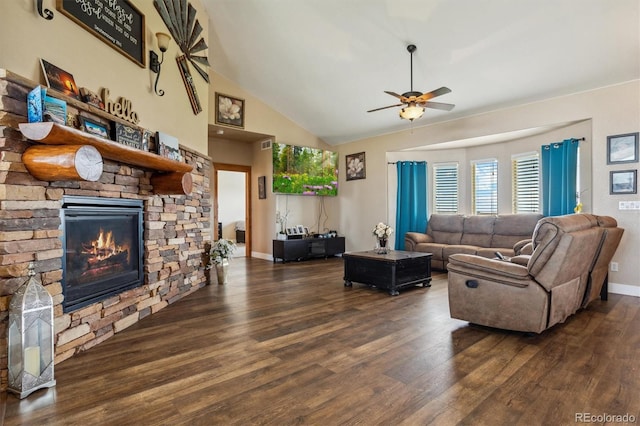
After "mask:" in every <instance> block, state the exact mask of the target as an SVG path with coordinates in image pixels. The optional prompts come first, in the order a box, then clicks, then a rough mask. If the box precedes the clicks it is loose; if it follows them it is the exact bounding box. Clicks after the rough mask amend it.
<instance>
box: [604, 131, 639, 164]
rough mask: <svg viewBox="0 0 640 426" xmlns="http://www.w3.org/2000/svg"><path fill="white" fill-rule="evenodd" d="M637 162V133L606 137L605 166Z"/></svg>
mask: <svg viewBox="0 0 640 426" xmlns="http://www.w3.org/2000/svg"><path fill="white" fill-rule="evenodd" d="M637 162H638V132H636V133H627V134H624V135H614V136H607V164H619V163H637Z"/></svg>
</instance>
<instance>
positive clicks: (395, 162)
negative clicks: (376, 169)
mask: <svg viewBox="0 0 640 426" xmlns="http://www.w3.org/2000/svg"><path fill="white" fill-rule="evenodd" d="M404 161H405V162H407V163H426V161H411V160H404ZM398 163H399V161H387V164H398Z"/></svg>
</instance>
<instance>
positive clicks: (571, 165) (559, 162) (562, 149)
mask: <svg viewBox="0 0 640 426" xmlns="http://www.w3.org/2000/svg"><path fill="white" fill-rule="evenodd" d="M579 143H580V142H579V141H578V140H577V139H565V140H564V141H562V142H558V143H553V144H549V145H542V155H541V157H542V214H543V215H545V216H561V215H565V214H570V213H573V209H574V208H575V206H576V191H577V187H576V186H577V174H578V147H579Z"/></svg>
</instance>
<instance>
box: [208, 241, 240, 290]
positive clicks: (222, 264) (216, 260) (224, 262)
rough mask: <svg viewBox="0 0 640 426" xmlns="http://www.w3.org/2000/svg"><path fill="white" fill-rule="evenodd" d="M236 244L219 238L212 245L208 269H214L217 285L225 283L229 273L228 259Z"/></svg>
mask: <svg viewBox="0 0 640 426" xmlns="http://www.w3.org/2000/svg"><path fill="white" fill-rule="evenodd" d="M236 247H237V246H236V243H234V242H233V241H231V240H227V239H225V238H220V239H219V240H218V241H216V242H215V243H213V245H212V246H211V250H210V251H209V268H215V269H216V274H217V276H218V284H226V283H227V273H228V271H229V259H230V258H231V255H232V254H233V252H234V251H235V250H236Z"/></svg>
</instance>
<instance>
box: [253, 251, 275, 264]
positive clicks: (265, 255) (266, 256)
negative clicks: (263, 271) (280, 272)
mask: <svg viewBox="0 0 640 426" xmlns="http://www.w3.org/2000/svg"><path fill="white" fill-rule="evenodd" d="M251 257H257V258H258V259H262V260H270V261H272V262H273V256H272V255H270V254H269V253H260V252H258V251H252V252H251Z"/></svg>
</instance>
